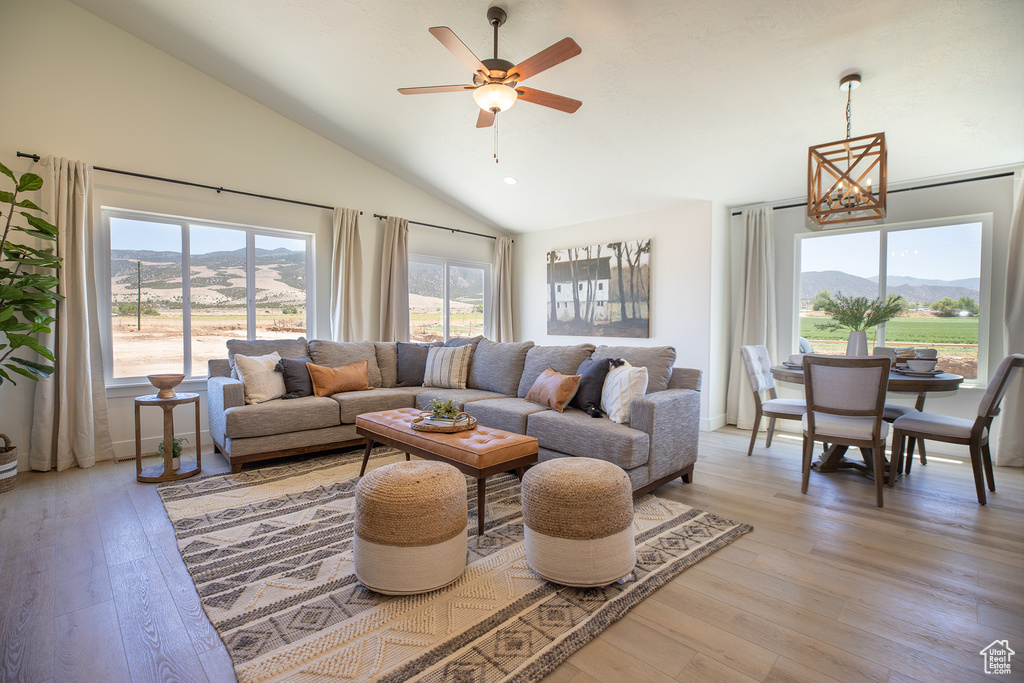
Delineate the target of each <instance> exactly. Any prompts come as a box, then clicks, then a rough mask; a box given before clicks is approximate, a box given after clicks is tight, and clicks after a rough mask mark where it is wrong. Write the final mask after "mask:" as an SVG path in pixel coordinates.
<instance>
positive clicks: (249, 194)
mask: <svg viewBox="0 0 1024 683" xmlns="http://www.w3.org/2000/svg"><path fill="white" fill-rule="evenodd" d="M18 156H19V157H22V158H24V159H31V160H32V161H39V155H38V154H25V153H24V152H18ZM92 168H93V170H96V171H104V172H106V173H117V174H118V175H127V176H132V177H133V178H145V179H146V180H159V181H160V182H162V183H174V184H175V185H187V186H189V187H199V188H202V189H204V190H215V191H216V192H217V193H218V194H219V193H221V192H228V193H230V194H240V195H242V196H244V197H256V198H258V199H269V200H271V201H275V202H284V203H286V204H298V205H299V206H311V207H313V208H314V209H327V210H328V211H333V210H334V207H333V206H328V205H327V204H314V203H313V202H303V201H300V200H298V199H287V198H285V197H274V196H273V195H269V194H257V193H255V192H244V191H242V190H230V189H228V188H226V187H215V186H214V185H203V184H202V183H193V182H189V181H187V180H175V179H174V178H164V177H162V176H158V175H148V174H146V173H135V172H133V171H121V170H118V169H116V168H107V167H105V166H93V167H92ZM359 215H360V216H361V215H363V212H362V211H360V212H359Z"/></svg>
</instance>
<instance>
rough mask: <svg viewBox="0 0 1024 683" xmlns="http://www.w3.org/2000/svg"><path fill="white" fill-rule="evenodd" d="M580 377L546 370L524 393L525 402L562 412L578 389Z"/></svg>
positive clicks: (549, 369)
mask: <svg viewBox="0 0 1024 683" xmlns="http://www.w3.org/2000/svg"><path fill="white" fill-rule="evenodd" d="M581 377H582V375H563V374H561V373H560V372H555V371H554V370H552V369H551V368H547V369H546V370H544V372H542V373H540V377H538V378H537V381H536V382H534V383H533V386H532V387H530V390H529V391H528V392H526V400H527V401H529V402H530V403H536V404H537V405H540V406H544V407H545V408H551V409H552V410H557V411H558V412H562V411H563V410H565V405H566V404H567V403H568V402H569V401H571V400H572V397H573V396H575V395H576V390H577V389H579V388H580V378H581Z"/></svg>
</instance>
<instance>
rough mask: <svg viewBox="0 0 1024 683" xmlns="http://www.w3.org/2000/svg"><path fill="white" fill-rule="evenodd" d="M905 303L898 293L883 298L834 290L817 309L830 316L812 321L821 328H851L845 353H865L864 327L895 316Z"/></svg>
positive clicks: (866, 346) (860, 354)
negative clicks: (815, 321)
mask: <svg viewBox="0 0 1024 683" xmlns="http://www.w3.org/2000/svg"><path fill="white" fill-rule="evenodd" d="M905 306H906V302H905V301H904V300H903V297H902V296H900V295H899V294H890V295H889V296H888V297H886V298H884V299H883V298H882V297H878V298H877V299H868V298H867V297H865V296H844V295H843V293H842V292H836V295H835V296H834V297H833V296H831V295H828V294H826V296H825V297H824V298H823V299H822V301H821V308H820V310H821V311H823V312H824V313H826V314H827V315H828V316H829V317H830V319H829V320H827V321H825V322H820V323H815V327H817V328H820V329H823V330H850V339H849V341H848V342H847V345H846V355H847V356H866V355H868V343H867V330H869V329H870V328H872V327H877V326H878V325H881V324H882V323H885V322H887V321H889V320H891V319H893V318H895V317H896V316H897V315H898V314H899V313H900V312H902V311H903V309H904V308H905Z"/></svg>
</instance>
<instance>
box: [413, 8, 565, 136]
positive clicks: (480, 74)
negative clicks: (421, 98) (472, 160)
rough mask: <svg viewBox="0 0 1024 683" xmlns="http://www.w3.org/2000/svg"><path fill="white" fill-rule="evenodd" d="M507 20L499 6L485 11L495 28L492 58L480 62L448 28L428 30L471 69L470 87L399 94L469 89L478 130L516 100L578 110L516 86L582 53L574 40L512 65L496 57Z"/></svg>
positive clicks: (442, 87) (558, 99)
mask: <svg viewBox="0 0 1024 683" xmlns="http://www.w3.org/2000/svg"><path fill="white" fill-rule="evenodd" d="M506 18H507V16H506V14H505V10H503V9H501V8H500V7H491V8H490V9H488V10H487V21H488V23H490V25H491V26H493V27H494V58H493V59H484V60H480V59H479V58H478V57H477V56H476V55H475V54H473V51H472V50H470V49H469V48H468V47H466V44H465V43H463V42H462V41H461V40H459V37H458V36H457V35H455V32H454V31H452V30H451V29H450V28H448V27H447V26H435V27H433V28H431V29H430V33H431V35H433V36H434V37H435V38H437V39H438V40H439V41H441V44H442V45H444V46H445V47H446V48H448V49H449V50H450V51H451V53H452V54H453V55H455V56H456V57H457V58H458V59H459V61H461V62H462V63H463V64H465V65H466V66H468V67H469V68H470V70H471V71H472V72H473V84H472V85H468V84H467V85H434V86H428V87H424V88H399V89H398V92H400V93H402V94H403V95H423V94H426V93H435V92H462V91H466V90H471V91H472V92H473V99H474V100H476V103H477V104H478V105H479V106H480V115H479V116H478V117H477V120H476V127H477V128H487V127H488V126H491V125H493V124H494V117H495V115H496V114H498V113H499V112H502V111H505V110H506V109H508V108H509V107H511V106H512V105H513V104H515V103H516V101H517V100H524V101H526V102H533V103H534V104H539V105H541V106H543V107H551V108H552V109H557V110H558V111H564V112H566V113H569V114H572V113H573V112H575V111H576V110H577V109H579V108H580V105H582V104H583V103H582V102H580V101H579V100H574V99H570V98H568V97H562V96H561V95H555V94H553V93H549V92H544V91H543V90H535V89H533V88H524V87H522V86H520V85H519V84H520V83H521V82H523V81H525V80H526V79H527V78H530V77H531V76H536V75H537V74H539V73H540V72H541V71H545V70H547V69H550V68H551V67H553V66H555V65H557V64H561V63H562V62H564V61H566V60H567V59H571V58H573V57H575V56H576V55H578V54H580V53H581V52H583V50H582V49H581V48H580V46H579V45H577V44H576V41H575V40H573V39H572V38H563V39H562V40H560V41H558V42H557V43H555V44H554V45H552V46H551V47H548V48H546V49H544V50H541V51H540V52H538V53H537V54H535V55H534V56H532V57H530V58H529V59H526V60H525V61H522V62H519V63H518V64H513V63H512V62H510V61H508V60H505V59H499V58H498V28H499V27H500V26H501V25H502V24H504V23H505V19H506Z"/></svg>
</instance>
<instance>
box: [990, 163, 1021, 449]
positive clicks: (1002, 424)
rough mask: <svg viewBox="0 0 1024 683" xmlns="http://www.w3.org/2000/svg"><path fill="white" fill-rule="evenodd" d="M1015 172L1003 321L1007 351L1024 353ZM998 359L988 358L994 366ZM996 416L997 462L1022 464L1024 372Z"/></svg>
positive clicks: (1018, 179)
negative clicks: (997, 429)
mask: <svg viewBox="0 0 1024 683" xmlns="http://www.w3.org/2000/svg"><path fill="white" fill-rule="evenodd" d="M1022 175H1024V174H1022V173H1021V172H1020V171H1017V173H1016V175H1015V178H1014V179H1015V181H1016V182H1015V186H1016V190H1017V191H1016V192H1015V193H1014V198H1013V217H1012V218H1011V219H1010V245H1009V247H1010V248H1009V250H1008V253H1009V262H1008V263H1007V266H1006V303H1005V307H1004V309H1003V310H1004V316H1003V321H1004V323H1005V326H1006V329H1005V331H1006V354H1007V355H1009V354H1011V353H1024V177H1022ZM997 362H998V361H997V359H990V360H989V365H991V366H994V365H995V364H996V363H997ZM1001 413H1002V417H1001V418H1000V420H999V442H998V445H997V448H998V450H997V451H996V464H997V465H1001V466H1004V467H1024V420H1021V419H1020V416H1021V415H1024V373H1021V372H1018V373H1016V377H1015V378H1014V379H1013V381H1012V382H1011V383H1010V386H1009V388H1008V389H1007V390H1006V394H1005V396H1004V398H1003V406H1002V409H1001Z"/></svg>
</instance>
